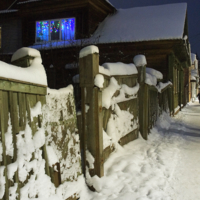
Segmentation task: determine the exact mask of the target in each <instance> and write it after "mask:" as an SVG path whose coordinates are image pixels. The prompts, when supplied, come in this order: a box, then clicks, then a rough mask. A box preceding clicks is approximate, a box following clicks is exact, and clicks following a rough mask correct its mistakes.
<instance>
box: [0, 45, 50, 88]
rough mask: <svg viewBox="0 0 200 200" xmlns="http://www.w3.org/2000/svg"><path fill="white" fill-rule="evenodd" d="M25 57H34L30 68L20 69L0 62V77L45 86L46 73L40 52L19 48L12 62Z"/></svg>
mask: <svg viewBox="0 0 200 200" xmlns="http://www.w3.org/2000/svg"><path fill="white" fill-rule="evenodd" d="M26 55H30V56H33V57H35V58H34V59H33V61H32V63H31V66H30V67H27V68H22V67H18V66H14V65H10V64H7V63H4V62H2V61H0V77H4V78H9V79H15V80H19V81H24V82H29V83H35V84H40V85H45V86H46V85H47V78H46V72H45V70H44V67H43V65H42V59H41V56H40V52H39V51H37V50H35V49H30V48H21V49H19V50H18V51H16V53H15V54H13V57H12V61H14V60H17V59H19V58H21V57H24V56H26Z"/></svg>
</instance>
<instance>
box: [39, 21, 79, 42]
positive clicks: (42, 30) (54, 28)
mask: <svg viewBox="0 0 200 200" xmlns="http://www.w3.org/2000/svg"><path fill="white" fill-rule="evenodd" d="M70 39H75V18H66V19H55V20H45V21H37V22H36V42H48V41H56V40H70Z"/></svg>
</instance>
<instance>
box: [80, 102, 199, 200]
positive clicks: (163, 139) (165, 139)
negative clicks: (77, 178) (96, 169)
mask: <svg viewBox="0 0 200 200" xmlns="http://www.w3.org/2000/svg"><path fill="white" fill-rule="evenodd" d="M93 183H94V187H95V188H96V190H97V192H90V191H89V190H87V189H86V187H83V188H85V189H82V191H81V193H80V200H112V199H116V200H148V199H153V200H199V199H200V189H199V188H200V104H198V103H197V102H195V103H190V104H188V105H187V106H186V107H185V108H184V109H183V110H182V111H181V112H179V114H178V115H177V116H176V117H174V118H171V117H169V116H168V115H167V114H166V113H164V114H163V115H162V116H161V117H160V118H159V120H158V122H157V124H156V126H155V127H154V128H153V129H152V130H151V133H150V135H149V139H148V141H145V140H143V139H142V138H141V137H140V138H139V139H137V140H135V141H133V142H130V143H129V144H127V145H125V146H124V147H123V148H122V147H120V146H118V148H117V150H116V151H115V152H114V153H112V154H111V156H110V158H109V159H108V160H107V161H106V163H105V176H104V177H103V178H101V179H100V178H98V177H97V176H96V177H93Z"/></svg>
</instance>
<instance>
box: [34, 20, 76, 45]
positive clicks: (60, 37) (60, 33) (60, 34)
mask: <svg viewBox="0 0 200 200" xmlns="http://www.w3.org/2000/svg"><path fill="white" fill-rule="evenodd" d="M63 19H74V24H75V25H74V38H73V40H75V39H76V18H75V17H66V18H56V19H47V20H46V19H44V20H38V21H36V22H35V44H41V43H48V42H62V41H67V40H69V39H66V40H62V32H61V31H60V30H61V26H60V27H59V39H58V40H51V31H50V27H51V21H60V24H61V20H63ZM44 21H48V23H49V30H48V32H49V40H48V41H41V42H38V41H37V22H44Z"/></svg>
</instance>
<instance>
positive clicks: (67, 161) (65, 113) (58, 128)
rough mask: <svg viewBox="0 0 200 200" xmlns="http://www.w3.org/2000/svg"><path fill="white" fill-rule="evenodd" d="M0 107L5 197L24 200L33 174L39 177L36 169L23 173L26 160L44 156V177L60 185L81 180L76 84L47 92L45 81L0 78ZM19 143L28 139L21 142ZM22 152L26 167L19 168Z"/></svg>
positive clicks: (1, 195)
mask: <svg viewBox="0 0 200 200" xmlns="http://www.w3.org/2000/svg"><path fill="white" fill-rule="evenodd" d="M25 59H27V58H25ZM20 62H22V59H20ZM22 63H26V62H24V61H23V62H22ZM24 67H25V66H24ZM0 108H1V109H0V131H1V132H0V199H3V200H9V199H13V197H12V195H15V196H16V199H18V200H20V199H22V198H23V199H25V197H24V196H23V192H22V190H24V188H26V186H27V184H28V183H29V182H30V180H31V179H32V177H34V176H36V177H37V176H38V175H36V174H35V173H36V172H35V171H34V170H33V169H32V170H28V169H27V170H28V171H26V169H25V171H24V172H23V170H24V168H26V166H25V164H27V166H29V167H30V166H32V164H33V163H37V162H39V161H41V160H42V161H41V163H42V162H43V161H44V163H45V164H44V171H45V172H44V176H45V174H46V175H48V176H49V177H50V180H51V182H52V183H54V185H55V188H56V187H58V186H59V185H61V184H62V183H64V182H66V181H68V182H71V181H74V180H77V178H78V176H79V175H80V174H82V169H81V157H80V141H79V135H78V129H77V120H76V109H75V104H74V97H73V88H72V86H69V87H68V88H66V89H61V90H60V91H57V90H50V89H48V92H47V86H44V85H38V84H34V83H28V82H23V81H19V80H12V79H7V78H2V77H0ZM38 109H39V110H38ZM43 130H44V131H43ZM19 141H23V142H24V143H22V144H21V145H20V144H19ZM34 141H36V142H35V143H34ZM41 141H42V145H40V142H41ZM27 145H29V146H30V151H31V152H29V150H28V149H29V146H27ZM12 146H13V148H11V147H12ZM33 146H34V147H33ZM1 147H2V148H1ZM25 147H26V148H25ZM23 148H24V149H23ZM49 149H50V150H52V149H53V152H54V153H55V154H56V155H57V156H56V157H57V160H56V161H55V162H54V163H50V161H49V160H50V157H49V155H50V153H51V152H52V151H49ZM1 150H2V152H1ZM26 151H27V153H26ZM39 152H41V158H40V157H39V156H40V153H39ZM20 153H21V154H22V155H23V154H24V155H25V154H26V156H27V159H25V163H23V166H19V165H20V163H21V159H22V157H23V156H20ZM50 156H52V155H50ZM31 163H32V164H31ZM40 166H42V165H41V164H40ZM14 168H15V170H14ZM13 170H14V175H13V176H12V173H11V172H12V171H13ZM42 170H43V169H42ZM4 178H5V184H4V181H2V180H3V179H4ZM36 179H38V177H37V178H35V180H36ZM47 179H48V178H47ZM1 183H2V185H1ZM16 186H17V188H15V187H16ZM27 187H28V186H27ZM15 189H16V190H15ZM14 190H15V191H14ZM36 190H37V189H36ZM41 190H42V188H41ZM11 191H13V192H12V194H11ZM29 192H30V191H27V192H26V194H25V195H27V198H28V196H29V195H31V196H32V197H34V198H37V197H39V196H38V194H37V192H38V191H34V195H35V196H33V194H29ZM71 195H72V196H71V197H70V196H68V197H67V199H68V200H70V199H76V198H78V194H71ZM22 196H23V197H22Z"/></svg>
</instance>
